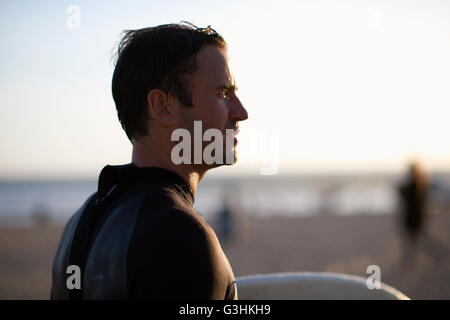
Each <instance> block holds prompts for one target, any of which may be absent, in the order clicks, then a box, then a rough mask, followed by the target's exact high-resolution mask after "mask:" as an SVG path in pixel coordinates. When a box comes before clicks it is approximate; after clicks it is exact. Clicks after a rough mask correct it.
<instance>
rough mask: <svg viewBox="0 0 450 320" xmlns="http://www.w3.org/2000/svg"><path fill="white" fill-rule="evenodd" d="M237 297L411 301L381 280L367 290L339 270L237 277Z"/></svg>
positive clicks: (359, 280)
mask: <svg viewBox="0 0 450 320" xmlns="http://www.w3.org/2000/svg"><path fill="white" fill-rule="evenodd" d="M236 284H237V291H238V298H239V300H256V299H260V300H311V299H317V300H330V299H339V300H410V299H409V298H408V297H407V296H406V295H404V294H403V293H401V292H400V291H398V290H396V289H394V288H393V287H391V286H389V285H387V284H384V283H381V287H380V288H379V289H376V288H373V289H369V286H368V285H367V279H366V278H363V277H359V276H354V275H348V274H342V273H325V272H292V273H270V274H261V275H252V276H245V277H238V278H236Z"/></svg>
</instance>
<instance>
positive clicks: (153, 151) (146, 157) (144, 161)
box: [132, 141, 207, 196]
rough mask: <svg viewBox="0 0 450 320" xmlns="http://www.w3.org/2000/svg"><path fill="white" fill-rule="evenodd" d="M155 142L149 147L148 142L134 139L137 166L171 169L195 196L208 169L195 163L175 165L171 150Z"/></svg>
mask: <svg viewBox="0 0 450 320" xmlns="http://www.w3.org/2000/svg"><path fill="white" fill-rule="evenodd" d="M155 146H157V144H154V147H152V148H149V147H147V146H146V144H144V143H141V142H137V141H133V152H132V162H133V164H134V165H135V166H136V167H139V168H145V167H158V168H163V169H167V170H170V171H172V172H174V173H176V174H177V175H179V176H180V177H181V178H182V179H183V180H184V181H185V182H186V183H187V184H188V185H189V187H190V188H191V190H192V193H193V194H194V196H195V193H196V191H197V186H198V184H199V183H200V181H201V180H202V179H203V177H204V175H205V174H206V171H207V170H202V169H199V168H197V167H194V166H193V165H186V164H180V165H175V164H173V163H172V161H171V160H170V150H169V151H168V152H167V151H166V150H162V149H160V148H158V147H155Z"/></svg>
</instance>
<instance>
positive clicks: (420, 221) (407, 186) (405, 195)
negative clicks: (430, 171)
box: [399, 161, 429, 256]
mask: <svg viewBox="0 0 450 320" xmlns="http://www.w3.org/2000/svg"><path fill="white" fill-rule="evenodd" d="M428 184H429V183H428V177H427V175H426V174H425V172H424V170H423V168H422V166H421V165H420V163H419V162H417V161H414V162H412V163H411V164H410V167H409V172H408V174H407V177H406V179H405V180H404V182H403V183H402V184H401V185H400V186H399V195H400V200H401V222H402V227H403V228H404V230H405V232H406V236H407V238H408V239H407V241H408V242H409V247H410V248H411V249H410V250H412V251H413V252H412V253H413V254H414V256H415V255H416V252H417V246H418V238H419V235H420V234H421V233H422V232H423V230H424V224H425V222H426V219H427V197H428ZM410 250H408V251H410Z"/></svg>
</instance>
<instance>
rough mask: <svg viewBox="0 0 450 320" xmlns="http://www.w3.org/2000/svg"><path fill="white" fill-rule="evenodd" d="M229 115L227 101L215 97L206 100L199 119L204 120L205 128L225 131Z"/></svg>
mask: <svg viewBox="0 0 450 320" xmlns="http://www.w3.org/2000/svg"><path fill="white" fill-rule="evenodd" d="M228 115H229V110H228V106H227V101H226V100H223V99H220V98H217V97H214V96H213V97H209V98H208V99H204V101H203V103H202V106H201V117H199V118H200V119H201V120H203V125H204V127H205V128H218V129H223V127H224V125H225V124H226V123H227V121H228Z"/></svg>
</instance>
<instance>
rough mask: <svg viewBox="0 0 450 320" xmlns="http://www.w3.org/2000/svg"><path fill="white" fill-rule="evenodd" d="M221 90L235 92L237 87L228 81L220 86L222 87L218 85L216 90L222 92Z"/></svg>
mask: <svg viewBox="0 0 450 320" xmlns="http://www.w3.org/2000/svg"><path fill="white" fill-rule="evenodd" d="M222 89H227V90H230V89H232V90H234V91H236V90H237V86H236V83H235V82H234V81H228V82H227V83H225V84H222V85H220V86H218V87H217V88H216V90H222Z"/></svg>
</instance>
